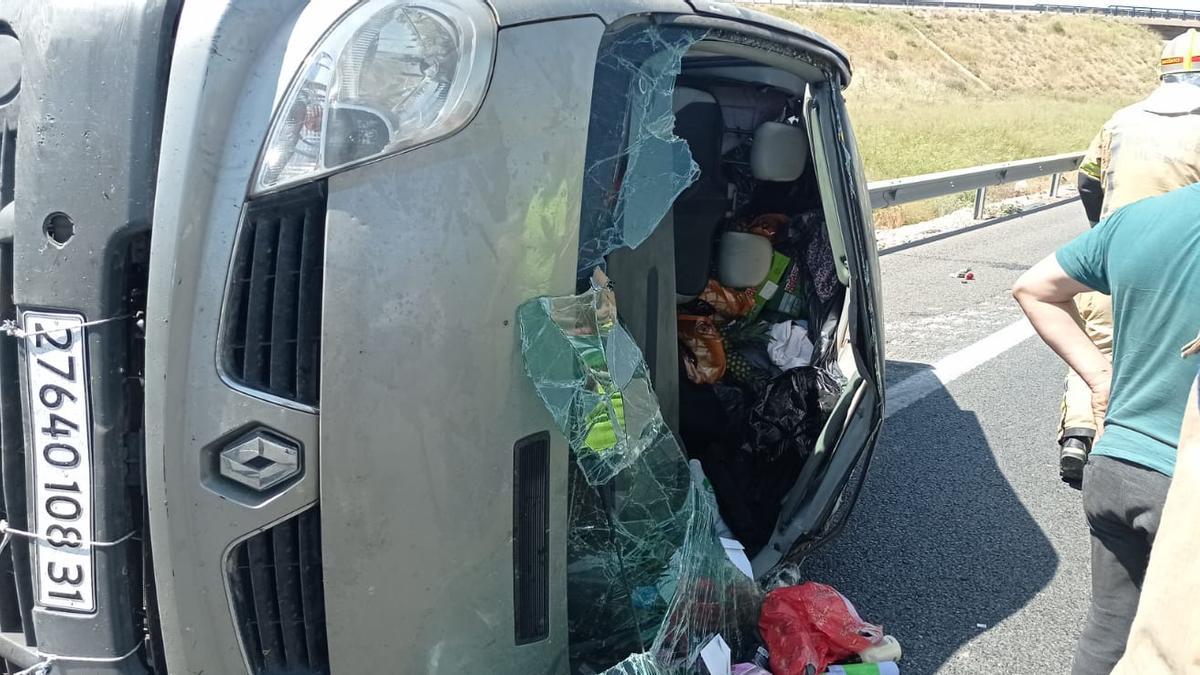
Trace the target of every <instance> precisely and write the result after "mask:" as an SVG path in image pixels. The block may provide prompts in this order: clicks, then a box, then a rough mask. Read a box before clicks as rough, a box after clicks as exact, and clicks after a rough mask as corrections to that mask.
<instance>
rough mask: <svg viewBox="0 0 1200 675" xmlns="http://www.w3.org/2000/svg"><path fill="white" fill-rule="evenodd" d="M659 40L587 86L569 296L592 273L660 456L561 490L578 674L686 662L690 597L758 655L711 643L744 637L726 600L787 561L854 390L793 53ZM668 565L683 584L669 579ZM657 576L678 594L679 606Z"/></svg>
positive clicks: (821, 178) (839, 246)
mask: <svg viewBox="0 0 1200 675" xmlns="http://www.w3.org/2000/svg"><path fill="white" fill-rule="evenodd" d="M669 35H670V34H669V33H666V32H663V33H661V34H657V35H653V36H652V38H653V39H650V40H639V37H640V36H638V35H637V34H636V33H635V34H634V36H633V37H632V38H631V39H627V40H626V41H625V42H624V43H622V42H621V41H620V40H617V41H615V42H614V43H613V44H610V45H609V46H608V47H607V49H608V50H609V55H610V56H611V54H613V53H616V57H615V58H608V57H606V54H605V51H604V50H603V49H602V53H601V58H600V59H599V61H598V67H597V75H596V81H595V84H594V93H593V115H592V123H591V128H590V130H589V148H588V160H587V162H588V165H587V173H586V175H585V191H584V195H583V205H582V213H581V225H580V227H581V236H580V257H579V279H580V288H579V290H580V291H581V292H584V291H585V289H586V287H587V285H588V280H589V279H590V280H591V284H592V287H593V288H595V283H596V281H595V280H596V276H595V275H594V274H593V273H592V270H593V268H602V269H603V270H604V272H605V273H606V276H604V277H601V279H602V280H606V283H608V284H611V289H612V293H613V295H614V296H615V304H616V314H617V316H618V318H619V319H620V324H621V326H623V327H624V329H625V330H626V331H628V334H629V336H630V337H631V338H632V340H633V342H634V343H636V346H637V347H638V348H639V349H640V351H641V353H642V356H643V357H644V360H645V369H646V371H647V376H648V379H649V381H650V383H651V384H652V386H653V391H654V394H655V395H656V397H657V403H658V408H659V411H660V412H661V418H662V423H663V424H664V425H665V426H666V427H667V428H668V429H669V432H666V433H665V435H666V436H668V437H671V440H668V441H666V442H663V441H662V439H661V435H662V434H660V435H659V436H657V437H656V440H654V441H651V442H649V443H646V444H645V445H644V446H643V447H641V448H640V449H637V452H640V453H641V455H640V457H639V458H638V459H636V460H635V461H634V462H633V463H632V465H631V466H629V467H628V468H627V469H625V470H623V471H620V472H618V473H615V474H613V475H612V477H611V478H609V479H606V480H602V481H597V480H594V478H595V475H594V474H593V475H590V476H588V480H587V481H586V482H585V481H584V480H583V479H581V478H580V475H581V474H580V472H579V471H573V474H572V484H571V488H570V492H571V513H570V516H569V520H570V534H569V537H568V539H569V544H568V572H567V578H568V605H569V609H568V615H569V617H570V623H571V627H570V628H571V651H572V665H573V670H574V671H575V672H580V673H582V672H590V671H589V670H588V668H596V669H602V668H604V667H608V666H609V665H611V663H612V662H610V661H606V660H605V659H604V658H603V655H604V654H620V653H625V654H628V653H633V652H639V651H641V652H646V651H650V652H654V651H659V652H662V651H664V650H666V651H670V650H674V651H681V650H686V649H690V648H691V647H690V646H689V645H688V640H686V639H683V638H682V637H681V636H682V635H686V634H688V632H689V631H693V632H694V633H695V635H700V634H704V633H705V631H706V630H708V631H709V632H710V633H711V631H712V629H713V627H712V626H704V625H702V624H703V621H697V618H698V617H697V616H696V615H695V613H694V612H693V613H692V614H691V615H689V614H688V611H689V610H688V608H687V607H686V606H684V605H687V603H688V602H695V603H699V604H698V606H697V607H695V608H693V610H695V611H701V612H706V611H707V610H703V609H702V607H701V605H703V602H702V601H701V600H697V599H696V596H697V594H699V595H700V596H704V595H708V594H717V595H720V596H721V598H720V599H718V598H715V597H714V598H710V599H709V602H716V603H718V604H723V605H728V606H730V607H733V608H734V609H732V610H730V611H729V612H728V614H727V615H725V616H724V617H723V618H722V619H721V620H720V621H719V622H718V623H719V626H720V632H723V634H725V636H726V638H727V640H731V642H730V643H731V644H733V643H734V642H737V643H738V644H743V645H745V644H750V643H753V642H754V641H755V638H754V637H753V636H750V637H749V639H746V640H734V639H733V638H734V637H735V636H731V635H730V634H729V632H730V631H731V630H736V628H735V627H737V626H753V625H754V621H753V618H750V619H749V621H748V622H747V621H739V620H737V619H736V618H735V616H736V615H737V614H738V612H739V611H740V610H744V609H745V608H746V607H747V606H753V603H745V604H744V605H743V604H739V603H738V602H732V603H731V604H730V603H729V602H728V601H729V599H730V598H731V597H736V596H738V594H740V593H750V594H753V593H754V592H755V591H753V590H752V587H753V582H752V581H750V579H748V578H747V577H746V576H741V577H740V580H739V579H738V578H736V577H737V575H742V574H743V572H744V573H745V574H746V575H752V574H753V573H752V571H751V569H750V568H751V565H753V570H754V571H762V570H765V569H768V568H770V567H773V565H774V561H776V560H779V559H780V558H781V557H782V556H784V555H785V554H786V553H787V552H788V550H789V549H790V547H791V546H792V544H793V543H794V542H792V541H789V540H788V536H790V535H788V536H785V535H783V534H781V533H782V532H784V529H785V528H784V527H783V526H784V525H785V524H786V523H787V522H788V519H789V517H790V515H791V513H795V512H796V509H797V508H798V507H797V505H798V504H800V503H801V502H802V500H803V498H804V495H805V491H806V489H807V488H808V485H809V484H810V483H815V482H816V480H814V479H816V478H818V477H820V476H821V475H822V473H823V472H824V470H825V467H826V466H827V465H828V462H829V458H830V456H831V455H832V450H833V448H834V446H835V444H836V442H837V439H838V436H839V435H840V434H841V433H842V431H843V428H844V427H843V424H844V423H845V419H846V411H847V408H848V406H849V400H850V398H851V396H849V395H848V392H849V390H850V388H849V387H848V386H847V383H848V382H849V381H851V379H853V378H854V377H856V376H857V371H856V366H855V359H854V355H853V354H852V353H851V349H850V348H849V344H850V342H849V340H850V338H849V335H850V331H849V326H848V324H849V321H848V319H847V316H848V314H849V312H848V311H847V310H846V308H847V306H848V300H849V294H848V292H847V291H848V286H847V284H848V283H849V276H848V272H847V270H846V267H845V251H844V249H843V243H842V242H843V236H842V233H841V230H840V229H839V228H840V226H837V227H833V226H830V225H828V224H827V223H828V222H829V220H830V219H829V218H827V214H828V213H830V212H832V209H833V208H834V205H835V204H836V200H835V197H834V196H833V195H832V194H829V192H830V191H831V188H828V187H826V189H825V191H824V193H823V189H822V185H824V186H828V185H830V179H829V176H828V175H823V174H822V170H821V169H820V168H819V167H820V166H821V165H819V164H818V162H825V161H827V159H826V158H825V157H822V156H820V153H819V148H820V147H822V146H821V145H820V144H819V143H818V142H815V141H814V139H815V138H816V137H817V136H819V135H820V134H822V133H827V132H828V131H829V130H828V129H818V130H810V129H809V128H808V123H807V122H806V120H807V119H808V118H810V117H812V116H811V115H809V114H807V111H806V106H808V105H809V104H810V102H809V97H807V94H808V93H809V91H810V87H811V86H812V84H813V83H815V82H821V81H823V80H825V78H826V75H825V72H824V71H822V70H821V69H820V68H819V67H817V66H816V65H814V64H812V63H811V62H809V61H806V60H804V59H803V58H802V57H797V56H796V55H795V54H791V55H783V54H780V53H774V52H771V51H768V50H766V49H760V48H757V47H752V46H748V45H745V44H739V43H737V42H736V41H730V40H720V39H710V38H711V36H701V37H699V38H698V39H694V40H691V41H688V40H675V41H672V40H671V39H670V37H669ZM664 53H665V54H667V55H668V57H670V58H667V59H663V58H661V57H662V55H663V54H664ZM672 58H673V59H674V60H673V61H672V60H671V59H672ZM664 60H665V61H666V63H664ZM620 91H625V92H628V93H627V95H626V96H624V97H622V96H615V95H613V92H620ZM605 106H607V108H605ZM613 120H617V121H615V122H614V121H613ZM667 130H669V131H670V132H671V133H665V132H666V131H667ZM814 131H816V132H819V133H814ZM814 146H816V147H817V148H818V152H814V149H813V148H814ZM826 173H827V172H826ZM833 220H834V222H836V220H837V219H836V217H835V218H834V219H833ZM578 297H584V296H578ZM611 358H612V355H610V359H611ZM609 366H610V368H611V369H612V370H614V371H615V370H622V369H624V370H631V372H636V371H638V368H639V366H638V365H636V364H633V363H628V362H626V363H624V364H623V365H622V364H612V363H610V364H609ZM618 366H619V367H618ZM625 409H626V410H628V409H629V404H628V403H626V405H625ZM610 414H611V415H612V416H614V417H617V418H618V419H617V422H618V423H619V422H621V421H622V420H620V419H619V418H620V416H621V415H622V414H623V413H622V412H621V410H619V409H617V408H616V407H615V406H614V407H613V408H612V409H611V411H610ZM613 426H616V424H614V425H613ZM826 429H829V430H830V431H829V432H828V433H826ZM666 446H669V448H668V447H666ZM680 452H682V455H683V456H682V457H679V453H680ZM577 468H579V467H578V466H574V467H573V469H577ZM585 471H586V469H585ZM689 484H690V485H702V486H704V489H705V490H706V494H707V495H709V497H708V498H709V499H713V501H712V502H710V503H711V504H712V505H714V506H715V507H716V508H715V509H712V510H711V511H710V510H709V509H706V508H701V509H700V511H705V512H711V513H714V514H715V515H714V517H713V519H712V522H711V524H710V523H709V522H707V520H705V518H707V516H705V517H704V518H700V519H697V518H696V517H695V516H694V514H695V512H696V509H695V508H693V507H689V506H688V502H690V501H691V500H692V499H693V497H692V496H691V493H689V491H688V488H687V487H686V486H687V485H689ZM789 511H790V513H789ZM689 513H691V514H693V515H689ZM697 522H699V523H700V525H699V526H697V525H696V523H697ZM701 529H702V530H704V534H698V531H699V530H701ZM709 530H715V533H716V535H717V536H718V538H719V539H720V542H721V543H716V542H715V541H713V540H714V538H713V536H712V533H711V532H709ZM705 538H707V539H708V540H709V541H713V543H716V546H717V549H716V553H712V552H711V551H710V550H707V549H704V546H705V544H704V542H703V541H702V540H703V539H705ZM793 538H794V537H793ZM728 542H732V544H730V543H728ZM721 546H725V547H726V548H725V551H724V552H722V550H721V548H720V547H721ZM730 546H732V547H733V548H737V549H739V551H741V552H743V553H744V554H745V556H746V560H745V564H744V566H743V567H742V568H740V569H742V571H741V572H738V571H734V572H733V573H732V574H733V575H735V576H725V575H726V574H727V573H726V572H724V571H723V570H721V569H720V565H721V564H723V563H724V561H725V558H726V555H727V554H728V552H729V550H730ZM768 547H770V548H771V549H772V550H770V551H768V550H767V548H768ZM609 549H615V550H617V551H618V553H617V554H616V555H615V556H614V555H609V553H610V551H609ZM702 549H703V550H702ZM764 552H765V553H769V554H770V555H766V556H764V559H770V560H769V561H768V562H764V563H763V564H762V565H759V564H758V563H757V562H754V561H755V559H756V558H757V557H759V554H760V553H764ZM686 556H692V557H694V558H695V565H694V566H693V567H696V568H697V569H692V570H690V571H686V570H681V569H680V568H681V566H682V567H684V568H686V567H687V564H686V562H684V561H681V557H686ZM714 560H717V561H719V562H714ZM730 560H732V557H730ZM760 567H761V568H762V570H760ZM699 568H703V569H699ZM731 569H732V568H731ZM673 578H680V579H683V580H681V581H679V583H678V587H679V588H681V589H682V588H683V587H684V586H685V585H686V586H687V587H688V590H687V593H686V597H687V598H688V599H687V600H685V601H684V605H680V604H679V598H680V597H681V596H680V595H678V594H675V591H674V588H675V587H676V584H675V582H674V581H672V579H673ZM718 580H720V581H718ZM747 584H749V586H747ZM748 588H749V589H750V590H747V589H748ZM712 589H722V590H720V591H719V592H718V591H714V590H712ZM739 589H740V590H739ZM681 592H682V591H681ZM672 595H674V597H675V600H673V601H672V600H670V598H671V597H672ZM664 599H665V600H668V602H667V605H665V606H664V605H663V603H662V600H664ZM739 608H740V610H739ZM701 616H703V615H701ZM660 620H661V621H662V623H661V625H662V626H663V627H664V628H663V630H662V631H660V632H658V633H657V637H656V636H655V631H656V630H658V627H659V625H660V624H659V621H660ZM680 622H681V623H682V624H683V625H685V626H687V628H680V626H678V625H676V624H677V623H680ZM664 636H665V637H664ZM663 639H665V640H667V641H668V643H669V644H663V643H661V640H663ZM597 655H600V656H597Z"/></svg>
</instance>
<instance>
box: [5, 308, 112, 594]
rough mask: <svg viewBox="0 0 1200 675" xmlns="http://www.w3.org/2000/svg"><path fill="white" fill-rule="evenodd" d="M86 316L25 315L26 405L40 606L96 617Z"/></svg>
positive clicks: (22, 320)
mask: <svg viewBox="0 0 1200 675" xmlns="http://www.w3.org/2000/svg"><path fill="white" fill-rule="evenodd" d="M83 323H84V318H83V317H82V316H80V315H79V314H71V313H64V312H23V313H22V315H21V327H22V328H23V329H24V330H25V332H26V333H27V335H26V336H25V375H26V377H25V386H26V387H27V389H26V391H25V400H26V401H28V402H29V422H30V428H31V431H32V434H31V436H32V438H33V447H32V450H33V453H32V456H33V481H34V483H33V484H34V488H33V498H34V505H33V508H34V513H33V519H32V520H33V526H34V530H35V531H36V532H37V533H38V534H40V535H42V536H43V537H44V538H45V539H44V540H42V541H38V542H37V543H36V546H35V547H34V551H35V553H34V564H35V565H36V566H37V574H36V575H35V576H36V577H37V602H38V604H39V605H41V606H42V607H45V608H47V609H54V610H60V611H68V612H83V613H92V612H95V611H96V582H95V571H94V564H93V553H92V549H91V546H90V544H88V543H87V542H91V541H93V536H92V535H93V532H92V425H91V410H92V406H91V400H90V397H89V396H88V372H87V358H86V356H85V351H84V349H85V346H86V339H85V328H84V326H83Z"/></svg>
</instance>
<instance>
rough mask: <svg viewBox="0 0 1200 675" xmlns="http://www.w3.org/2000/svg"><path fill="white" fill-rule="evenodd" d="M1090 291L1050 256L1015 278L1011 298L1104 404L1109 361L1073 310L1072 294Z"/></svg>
mask: <svg viewBox="0 0 1200 675" xmlns="http://www.w3.org/2000/svg"><path fill="white" fill-rule="evenodd" d="M1090 290H1092V289H1090V288H1088V287H1087V286H1084V285H1083V284H1081V283H1079V282H1078V281H1075V280H1074V279H1072V278H1071V277H1069V276H1067V273H1066V272H1064V271H1063V268H1062V266H1060V265H1059V264H1058V260H1056V259H1055V257H1054V255H1049V256H1046V257H1045V258H1044V259H1042V261H1041V262H1039V263H1038V264H1036V265H1034V266H1033V267H1031V268H1030V269H1029V270H1028V271H1027V272H1025V273H1024V274H1022V275H1021V278H1020V279H1017V283H1016V284H1014V285H1013V297H1014V298H1016V300H1017V302H1018V303H1019V304H1020V305H1021V309H1022V310H1023V311H1024V312H1025V316H1027V317H1029V322H1030V323H1032V324H1033V328H1034V330H1036V331H1037V333H1038V335H1040V336H1041V338H1042V340H1044V341H1045V342H1046V344H1047V345H1049V346H1050V348H1051V349H1053V350H1054V353H1056V354H1058V355H1059V356H1060V357H1061V358H1062V360H1063V361H1066V362H1067V365H1069V366H1071V368H1073V369H1074V370H1075V372H1077V373H1079V376H1080V377H1082V378H1083V381H1084V382H1087V384H1088V386H1089V387H1091V389H1092V392H1093V394H1094V398H1096V399H1099V400H1098V401H1097V403H1098V404H1107V402H1108V388H1109V384H1110V382H1111V379H1112V364H1111V363H1110V362H1109V360H1108V359H1107V358H1105V356H1104V354H1103V353H1101V352H1100V350H1099V349H1098V348H1097V347H1096V345H1094V344H1092V341H1091V340H1089V339H1088V336H1087V334H1086V333H1084V332H1083V328H1082V327H1081V326H1080V322H1079V319H1078V317H1079V315H1078V313H1077V312H1076V310H1075V302H1074V298H1075V296H1076V295H1078V294H1080V293H1085V292H1087V291H1090ZM1097 412H1100V411H1097Z"/></svg>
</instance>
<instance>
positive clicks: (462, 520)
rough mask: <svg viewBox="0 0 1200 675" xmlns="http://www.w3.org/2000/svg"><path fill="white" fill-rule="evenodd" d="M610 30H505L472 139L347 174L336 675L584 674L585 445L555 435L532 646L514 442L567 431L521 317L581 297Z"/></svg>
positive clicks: (326, 403)
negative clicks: (556, 420)
mask: <svg viewBox="0 0 1200 675" xmlns="http://www.w3.org/2000/svg"><path fill="white" fill-rule="evenodd" d="M603 31H604V24H603V23H602V22H601V21H599V20H598V19H595V18H580V19H572V20H568V21H559V22H553V23H542V24H531V25H526V26H520V27H516V28H509V29H504V30H502V31H500V38H499V44H498V53H497V58H496V66H495V71H494V75H493V80H492V83H491V87H490V90H489V93H488V96H487V99H486V100H485V101H484V104H483V107H482V109H481V110H480V112H479V114H478V116H477V117H476V118H475V119H474V120H473V121H472V122H471V123H470V124H469V125H468V126H467V127H466V128H465V129H463V130H462V131H460V132H459V133H458V134H456V135H454V136H452V137H450V138H447V139H445V140H443V141H440V142H438V143H435V144H433V145H431V146H428V147H425V148H422V149H418V150H415V151H412V152H408V153H405V154H401V155H398V156H395V157H392V158H388V159H385V160H383V161H380V162H376V163H373V164H370V165H367V166H364V167H361V168H358V169H355V170H352V171H349V172H346V173H342V174H337V175H334V176H332V177H330V179H329V198H328V209H329V211H328V220H327V223H328V225H327V227H328V234H327V245H326V263H325V310H324V323H323V336H324V337H323V340H322V359H321V361H322V373H323V374H322V382H321V401H322V407H321V420H320V425H321V429H320V438H321V447H322V454H321V519H322V525H323V528H322V530H323V532H322V536H323V541H322V550H323V553H324V560H325V594H326V602H327V613H328V626H329V650H330V659H331V665H332V670H333V672H337V673H349V672H360V671H368V670H372V669H373V668H376V667H378V666H379V664H380V662H379V660H378V659H379V658H380V657H381V655H382V654H383V651H381V649H382V647H383V646H384V645H388V648H387V650H386V651H387V652H388V654H389V656H388V657H387V658H388V659H390V660H389V666H388V669H389V671H390V672H397V673H430V674H435V673H444V674H446V675H451V674H459V673H482V672H487V673H492V674H496V675H502V674H505V673H512V674H514V675H516V674H518V673H520V674H525V673H564V672H566V669H567V665H568V664H567V631H566V627H567V621H566V619H567V617H566V597H565V594H564V589H565V579H566V560H565V552H566V528H567V494H566V486H567V453H568V450H567V446H566V442H565V440H564V439H563V438H562V436H561V434H558V433H557V432H553V431H551V433H550V434H548V438H549V443H550V453H549V457H550V459H549V477H548V481H549V490H548V495H549V507H548V508H549V528H550V536H549V540H548V541H549V545H548V547H546V555H548V556H549V593H550V602H549V620H548V625H549V636H548V637H547V638H546V639H543V640H539V641H527V640H524V639H522V636H521V635H520V634H519V633H520V632H519V631H517V630H516V628H515V626H514V601H513V595H514V578H513V567H514V553H515V552H516V551H518V550H520V549H521V547H520V546H514V542H513V536H514V519H513V504H514V496H513V483H514V444H517V442H518V441H520V440H522V439H526V438H528V437H530V436H533V435H536V434H539V433H540V432H543V431H547V430H552V429H553V428H554V427H553V422H552V420H551V419H550V417H549V415H548V414H547V413H546V410H545V408H544V407H543V405H542V403H541V401H540V400H538V398H537V396H536V394H535V393H534V389H533V387H532V386H531V385H530V383H529V380H528V378H527V377H526V375H525V374H524V372H523V367H522V362H521V357H520V353H519V336H518V331H517V325H516V321H515V320H514V318H515V311H516V308H517V306H518V304H520V303H521V302H523V301H525V300H528V299H530V298H533V297H536V296H541V295H567V294H572V293H574V292H575V265H576V258H577V248H578V220H579V210H580V194H581V190H582V187H583V169H584V166H583V165H584V150H585V145H586V141H587V129H588V117H589V110H590V103H591V95H592V92H591V83H592V77H593V70H594V68H595V58H596V54H597V51H598V49H599V42H600V38H601V35H602V33H603ZM518 446H519V444H518ZM516 473H517V475H521V474H523V473H524V471H521V472H516ZM525 529H531V528H518V530H525ZM518 643H523V644H518Z"/></svg>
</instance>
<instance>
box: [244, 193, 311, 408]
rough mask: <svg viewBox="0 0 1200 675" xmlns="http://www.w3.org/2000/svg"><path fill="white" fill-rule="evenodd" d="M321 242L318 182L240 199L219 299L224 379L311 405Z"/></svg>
mask: <svg viewBox="0 0 1200 675" xmlns="http://www.w3.org/2000/svg"><path fill="white" fill-rule="evenodd" d="M324 246H325V188H324V185H323V184H321V183H317V184H313V185H308V186H303V187H300V188H296V189H294V190H287V191H285V192H282V193H278V194H274V195H268V196H267V197H264V198H262V199H258V200H255V201H252V202H251V203H250V204H249V205H248V207H247V210H246V217H245V220H244V221H243V222H242V226H241V228H240V229H239V231H238V239H237V243H236V245H235V249H234V256H233V266H232V271H231V274H230V283H229V289H228V292H227V294H226V299H225V316H224V326H225V327H224V336H223V344H222V348H221V359H222V366H223V370H224V372H225V374H226V376H227V377H229V378H230V379H231V380H233V381H234V382H236V383H238V384H241V385H244V386H246V387H248V388H250V389H253V390H256V391H260V392H263V393H266V394H269V395H271V396H274V397H278V398H281V399H286V400H289V401H294V402H296V403H299V404H302V405H305V406H310V407H314V408H315V407H316V406H317V404H318V390H319V384H320V381H319V377H320V363H319V359H320V346H321V285H322V274H323V265H324V260H323V259H324Z"/></svg>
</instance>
